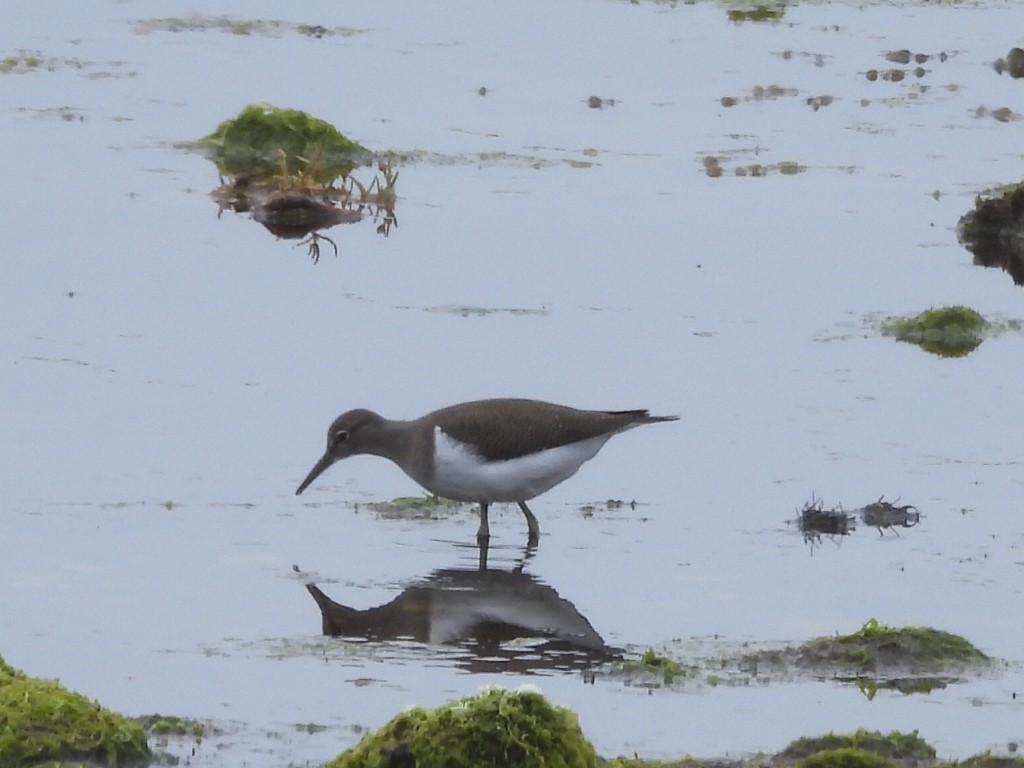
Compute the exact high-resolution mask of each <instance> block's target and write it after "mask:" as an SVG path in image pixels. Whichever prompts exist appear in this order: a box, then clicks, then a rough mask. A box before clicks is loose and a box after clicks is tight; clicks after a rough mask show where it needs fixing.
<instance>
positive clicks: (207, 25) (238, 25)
mask: <svg viewBox="0 0 1024 768" xmlns="http://www.w3.org/2000/svg"><path fill="white" fill-rule="evenodd" d="M209 31H213V32H224V33H226V34H229V35H240V36H245V37H248V36H253V35H259V36H263V37H281V36H283V35H284V34H286V33H297V34H300V35H305V36H307V37H316V38H322V37H332V36H334V35H338V36H340V37H351V36H352V35H357V34H360V33H362V32H366V31H367V30H365V29H353V28H352V27H324V26H322V25H320V24H296V23H293V22H290V21H278V20H274V19H233V18H231V17H229V16H207V15H205V14H201V13H193V14H190V15H188V16H167V17H164V18H158V19H145V20H143V21H139V22H137V23H136V24H135V27H134V32H135V34H137V35H148V34H151V33H153V32H209Z"/></svg>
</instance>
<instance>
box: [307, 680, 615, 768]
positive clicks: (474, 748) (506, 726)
mask: <svg viewBox="0 0 1024 768" xmlns="http://www.w3.org/2000/svg"><path fill="white" fill-rule="evenodd" d="M394 765H402V766H406V765H408V766H412V765H418V766H470V765H472V766H507V767H508V768H530V767H532V766H538V767H539V766H545V767H546V768H595V766H596V765H597V754H596V753H595V752H594V747H593V746H592V745H591V743H590V742H589V741H587V739H586V738H584V736H583V732H582V730H581V729H580V725H579V721H578V720H577V718H576V714H575V713H574V712H572V711H571V710H569V709H565V708H563V707H558V706H555V705H553V704H551V703H550V702H549V701H548V700H547V699H546V698H545V697H544V696H543V695H542V694H541V693H540V692H539V691H537V690H536V689H531V688H529V687H525V686H524V687H523V688H520V689H519V690H518V691H507V690H504V689H501V688H489V689H486V690H483V691H482V692H481V693H479V694H477V695H475V696H467V697H465V698H462V699H458V700H456V701H450V702H448V703H447V704H443V705H441V706H440V707H437V708H435V709H426V708H424V707H414V708H412V709H409V710H406V711H405V712H402V713H401V714H399V715H396V716H395V717H394V718H392V720H391V721H390V722H388V723H387V724H385V725H384V726H383V727H381V728H380V729H379V730H377V731H374V732H373V733H370V734H367V735H366V736H365V737H364V738H363V740H362V741H360V742H359V744H358V745H356V746H355V747H354V748H353V749H350V750H348V751H346V752H343V753H342V754H340V755H339V756H338V757H336V758H335V759H334V760H332V761H330V762H329V763H327V768H385V767H386V766H394Z"/></svg>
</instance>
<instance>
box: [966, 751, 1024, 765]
mask: <svg viewBox="0 0 1024 768" xmlns="http://www.w3.org/2000/svg"><path fill="white" fill-rule="evenodd" d="M949 765H950V768H1024V757H1018V756H1016V755H993V754H992V753H991V752H982V753H981V754H978V755H972V756H971V757H968V758H967V759H966V760H957V761H956V762H954V763H950V764H949Z"/></svg>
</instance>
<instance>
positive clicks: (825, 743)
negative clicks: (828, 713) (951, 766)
mask: <svg viewBox="0 0 1024 768" xmlns="http://www.w3.org/2000/svg"><path fill="white" fill-rule="evenodd" d="M837 750H854V751H860V752H870V753H872V754H874V755H877V756H879V757H883V758H887V759H889V760H934V759H935V747H933V746H932V745H931V744H929V743H928V742H927V741H925V740H924V739H922V738H921V737H920V736H918V735H917V731H914V732H913V733H901V732H899V731H892V732H890V733H882V732H881V731H867V730H864V729H863V728H860V729H858V730H856V731H854V732H853V733H828V734H825V735H824V736H814V737H811V736H805V737H803V738H800V739H797V740H796V741H794V742H792V743H790V745H789V746H788V747H786V748H785V749H784V750H782V751H781V752H779V753H778V755H776V762H779V761H781V762H784V763H791V762H794V761H796V760H806V759H807V758H809V757H811V756H813V755H816V754H818V753H821V752H834V751H837Z"/></svg>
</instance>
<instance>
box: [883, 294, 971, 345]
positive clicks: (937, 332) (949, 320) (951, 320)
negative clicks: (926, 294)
mask: <svg viewBox="0 0 1024 768" xmlns="http://www.w3.org/2000/svg"><path fill="white" fill-rule="evenodd" d="M988 329H989V323H988V322H987V321H986V320H985V318H984V317H982V316H981V314H979V313H978V312H977V311H975V310H973V309H971V308H970V307H964V306H960V305H956V306H951V307H939V308H932V309H927V310H925V311H924V312H921V313H920V314H918V315H914V316H913V317H891V318H889V319H887V320H884V321H883V322H882V333H884V334H885V335H887V336H894V337H896V339H898V340H899V341H905V342H908V343H910V344H917V345H918V346H919V347H921V349H923V350H925V351H926V352H931V353H932V354H936V355H939V356H941V357H963V356H965V355H968V354H970V353H971V352H973V351H974V350H975V349H977V347H978V346H979V345H980V344H981V342H982V340H983V339H984V335H985V332H986V331H988Z"/></svg>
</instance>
